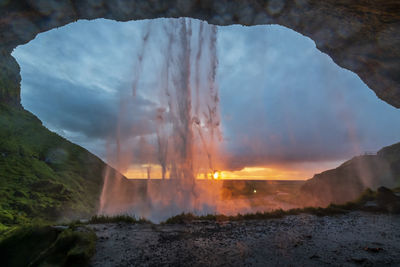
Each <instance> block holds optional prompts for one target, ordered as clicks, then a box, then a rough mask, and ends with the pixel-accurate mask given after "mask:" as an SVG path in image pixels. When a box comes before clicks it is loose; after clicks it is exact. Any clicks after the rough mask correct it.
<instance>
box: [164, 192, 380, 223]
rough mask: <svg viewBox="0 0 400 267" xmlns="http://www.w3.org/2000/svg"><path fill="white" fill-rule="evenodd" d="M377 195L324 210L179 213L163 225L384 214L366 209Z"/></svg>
mask: <svg viewBox="0 0 400 267" xmlns="http://www.w3.org/2000/svg"><path fill="white" fill-rule="evenodd" d="M376 197H377V193H376V192H375V191H372V190H371V189H369V188H368V189H366V190H365V191H364V192H363V193H362V194H361V195H360V197H359V198H358V199H356V200H355V201H352V202H348V203H346V204H342V205H336V204H330V205H329V206H328V207H326V208H321V207H305V208H297V209H290V210H282V209H278V210H274V211H270V212H256V213H247V214H237V215H234V216H226V215H218V214H208V215H201V216H197V215H194V214H193V213H181V214H179V215H176V216H173V217H171V218H168V219H167V220H166V221H164V222H162V223H163V224H185V223H191V222H193V221H244V220H265V219H279V218H283V217H285V216H289V215H299V214H311V215H315V216H334V215H340V214H345V213H348V212H351V211H369V212H384V210H383V209H382V208H380V207H366V206H365V204H366V203H367V202H368V201H375V200H376Z"/></svg>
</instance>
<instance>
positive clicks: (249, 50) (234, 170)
mask: <svg viewBox="0 0 400 267" xmlns="http://www.w3.org/2000/svg"><path fill="white" fill-rule="evenodd" d="M146 23H147V22H146V21H138V22H115V21H109V20H104V19H100V20H95V21H78V22H76V23H72V24H69V25H67V26H65V27H62V28H59V29H54V30H51V31H49V32H46V33H42V34H39V35H38V36H37V37H36V38H35V39H34V40H33V41H31V42H29V43H28V44H26V45H23V46H19V47H17V49H16V50H15V51H14V52H13V56H14V57H15V58H16V59H17V61H18V63H19V64H20V66H21V75H22V83H21V86H22V96H21V97H22V104H23V106H24V107H25V108H26V109H28V110H29V111H31V112H33V113H34V114H35V115H37V116H38V117H39V118H40V119H41V120H42V121H43V123H44V125H45V126H46V127H48V128H49V129H50V130H52V131H55V132H57V133H58V134H60V135H62V136H64V137H66V138H67V139H69V140H71V141H72V142H74V143H77V144H79V145H81V146H83V147H85V148H86V149H88V150H89V151H91V152H92V153H94V154H96V155H98V156H99V157H101V158H102V159H104V160H105V161H108V162H109V163H110V164H111V165H113V160H112V159H110V155H113V153H114V152H113V151H114V150H115V145H114V143H113V142H112V141H110V140H114V139H115V138H114V135H115V128H116V123H117V121H118V113H119V103H120V101H121V96H124V94H125V93H126V92H128V91H130V90H132V85H131V84H132V79H133V78H132V75H133V72H132V69H133V68H134V66H135V63H136V62H135V59H136V58H137V54H138V53H139V50H140V49H141V37H142V35H143V29H144V28H145V27H146ZM162 25H163V20H162V19H160V20H158V21H157V23H156V24H155V27H160V28H161V27H162ZM155 39H156V38H155ZM159 45H161V43H158V42H156V41H153V42H150V43H149V47H148V49H149V52H148V53H149V58H150V59H149V62H150V63H149V64H148V65H146V66H144V69H143V72H142V74H141V75H142V76H143V77H142V79H141V88H146V89H145V90H143V89H142V90H141V91H140V94H139V95H138V97H137V98H136V99H135V101H134V102H132V103H131V104H130V106H129V108H128V110H127V112H129V114H131V116H129V117H130V118H131V120H130V121H129V122H126V123H127V124H129V125H130V126H136V127H134V128H135V129H138V130H137V131H136V132H135V133H133V134H134V135H137V136H143V135H149V136H151V135H154V131H155V130H154V127H153V126H152V125H151V123H148V121H149V120H150V117H151V116H153V115H154V101H153V96H152V94H154V92H152V91H151V88H152V87H153V86H154V84H155V83H156V82H157V79H158V77H157V74H156V73H154V72H152V71H151V70H152V69H151V62H157V61H159V60H160V57H159V53H157V49H158V50H159V47H158V46H159ZM217 51H218V61H219V66H218V73H217V80H218V86H219V92H220V110H221V118H222V132H223V147H224V149H225V151H226V154H227V155H229V156H228V157H227V165H226V169H225V170H221V171H222V172H221V173H220V175H221V176H222V178H232V179H241V178H250V179H278V180H281V179H308V178H311V177H312V176H313V174H314V173H318V172H321V171H323V170H326V169H329V168H333V167H336V166H338V165H339V164H341V163H342V162H343V161H345V160H347V159H349V158H351V157H352V156H355V155H359V154H363V153H365V152H376V151H377V150H378V149H380V148H381V147H383V146H386V145H390V144H392V143H396V142H399V141H400V110H399V109H395V108H394V107H392V106H390V105H388V104H387V103H385V102H383V101H381V100H379V99H378V98H377V97H376V95H375V94H374V92H373V91H371V90H370V89H368V87H367V86H366V85H365V84H364V83H363V82H362V81H361V80H360V79H359V78H358V76H357V75H356V74H354V73H352V72H350V71H347V70H345V69H342V68H340V67H339V66H337V65H336V64H335V63H334V62H333V61H332V60H331V58H330V57H329V56H327V55H325V54H323V53H321V52H320V51H319V50H317V49H316V47H315V43H314V42H313V41H312V40H311V39H309V38H307V37H305V36H302V35H301V34H299V33H296V32H294V31H292V30H290V29H287V28H284V27H281V26H276V25H274V26H253V27H243V26H228V27H218V39H217ZM111 158H112V156H111ZM152 171H153V172H154V173H155V176H158V177H160V176H159V174H157V173H160V168H159V166H157V165H156V164H155V163H154V164H153V166H152ZM145 172H146V166H144V165H143V162H138V161H135V160H133V161H132V167H131V168H129V169H128V170H125V171H124V173H125V174H126V176H127V177H129V178H141V177H142V178H143V177H145Z"/></svg>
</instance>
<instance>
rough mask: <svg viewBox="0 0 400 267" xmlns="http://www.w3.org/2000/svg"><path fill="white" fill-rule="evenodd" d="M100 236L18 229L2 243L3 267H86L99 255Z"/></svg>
mask: <svg viewBox="0 0 400 267" xmlns="http://www.w3.org/2000/svg"><path fill="white" fill-rule="evenodd" d="M95 245H96V235H95V234H94V232H93V231H91V230H90V229H87V228H83V227H80V228H79V229H70V228H68V229H60V228H56V227H53V226H46V225H26V226H22V227H14V228H12V229H11V230H9V231H7V232H6V233H5V234H3V238H2V239H1V241H0V260H1V262H2V264H3V266H10V267H12V266H85V265H87V264H88V263H89V260H90V258H91V256H92V255H93V254H94V252H95Z"/></svg>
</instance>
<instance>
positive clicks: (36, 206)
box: [0, 104, 106, 226]
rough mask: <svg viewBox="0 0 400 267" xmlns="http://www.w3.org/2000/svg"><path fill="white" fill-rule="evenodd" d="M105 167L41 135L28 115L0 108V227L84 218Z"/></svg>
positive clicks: (94, 201)
mask: <svg viewBox="0 0 400 267" xmlns="http://www.w3.org/2000/svg"><path fill="white" fill-rule="evenodd" d="M105 168H106V164H105V163H104V162H102V161H101V160H100V159H99V158H97V157H95V156H94V155H92V154H91V153H89V152H88V151H87V150H85V149H83V148H81V147H79V146H77V145H74V144H72V143H71V142H69V141H67V140H66V139H64V138H62V137H60V136H59V135H57V134H55V133H52V132H50V131H49V130H48V129H46V128H45V127H44V126H43V125H42V123H41V122H40V120H38V119H37V118H36V117H35V116H34V115H32V114H31V113H29V112H28V111H26V110H24V109H22V108H19V107H13V106H7V105H5V104H0V223H1V224H2V225H4V226H11V225H16V224H23V223H27V222H30V221H32V219H34V218H41V219H42V220H45V221H48V222H54V221H57V220H61V219H73V218H78V217H90V216H92V215H93V214H95V213H96V211H97V203H98V198H99V195H100V192H101V187H102V177H103V170H104V169H105Z"/></svg>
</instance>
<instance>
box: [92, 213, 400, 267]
mask: <svg viewBox="0 0 400 267" xmlns="http://www.w3.org/2000/svg"><path fill="white" fill-rule="evenodd" d="M90 227H92V228H93V229H94V230H95V232H96V234H97V236H98V242H97V247H96V254H95V256H94V257H93V258H92V261H91V265H92V266H323V265H335V266H353V265H361V266H382V265H388V266H400V215H389V214H372V213H364V212H352V213H349V214H345V215H338V216H325V217H317V216H314V215H305V214H304V215H297V216H287V217H285V218H282V219H270V220H256V221H240V222H221V223H218V222H205V221H197V222H193V223H190V224H184V225H177V224H176V225H151V224H125V223H118V224H96V225H90Z"/></svg>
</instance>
